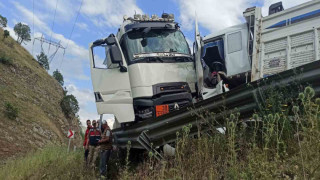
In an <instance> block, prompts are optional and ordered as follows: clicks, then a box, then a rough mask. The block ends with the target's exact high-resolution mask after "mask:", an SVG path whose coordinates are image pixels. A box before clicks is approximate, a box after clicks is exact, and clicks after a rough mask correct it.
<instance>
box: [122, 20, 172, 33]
mask: <svg viewBox="0 0 320 180" xmlns="http://www.w3.org/2000/svg"><path fill="white" fill-rule="evenodd" d="M176 25H177V24H176V23H172V22H139V23H137V22H136V23H133V24H128V25H126V26H125V27H124V29H125V31H126V32H128V31H131V30H133V29H144V28H153V29H176Z"/></svg>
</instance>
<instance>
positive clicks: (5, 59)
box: [0, 54, 12, 65]
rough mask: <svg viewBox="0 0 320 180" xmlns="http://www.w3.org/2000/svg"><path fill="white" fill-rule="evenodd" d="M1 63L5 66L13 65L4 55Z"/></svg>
mask: <svg viewBox="0 0 320 180" xmlns="http://www.w3.org/2000/svg"><path fill="white" fill-rule="evenodd" d="M0 63H2V64H5V65H12V59H11V58H9V57H7V56H5V55H4V54H1V55H0Z"/></svg>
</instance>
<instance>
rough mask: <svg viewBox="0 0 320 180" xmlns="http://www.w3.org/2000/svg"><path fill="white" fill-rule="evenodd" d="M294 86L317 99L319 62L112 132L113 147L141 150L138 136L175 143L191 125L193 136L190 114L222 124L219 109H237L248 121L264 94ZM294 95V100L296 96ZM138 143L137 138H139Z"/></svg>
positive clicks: (261, 104)
mask: <svg viewBox="0 0 320 180" xmlns="http://www.w3.org/2000/svg"><path fill="white" fill-rule="evenodd" d="M297 82H299V83H302V84H304V85H310V86H311V87H312V88H313V89H314V90H315V95H316V96H319V95H320V61H319V60H317V61H315V62H312V63H309V64H306V65H303V66H300V67H297V68H294V69H290V70H287V71H284V72H281V73H279V74H275V75H272V76H269V77H266V78H263V79H260V80H257V81H254V82H251V83H248V84H244V85H241V86H239V87H237V88H235V89H233V90H231V91H229V92H226V93H223V94H220V95H218V96H215V97H212V98H210V99H207V100H204V101H201V102H198V103H196V104H194V105H193V106H191V108H192V109H193V110H191V109H190V107H189V108H183V109H181V110H179V111H175V112H172V113H169V114H166V115H163V116H160V117H158V118H155V119H147V120H145V121H143V122H140V123H137V124H134V125H132V126H130V127H124V128H118V129H115V130H114V131H113V135H114V140H115V144H116V145H118V146H119V147H126V145H127V143H128V141H131V147H132V148H139V149H143V148H145V147H146V144H141V143H139V142H140V141H141V140H139V137H140V135H142V134H143V136H144V137H146V136H147V138H148V142H149V143H152V145H150V144H149V145H148V147H150V146H151V147H157V146H161V145H164V144H167V143H171V142H174V141H175V140H176V132H177V131H179V130H181V128H182V127H183V126H185V125H188V124H192V127H193V128H191V130H190V133H191V134H195V133H197V131H198V130H197V127H196V125H197V122H198V120H197V118H196V117H195V116H194V115H193V112H194V111H202V110H206V111H209V112H214V113H215V114H216V115H215V121H217V122H221V123H223V117H225V116H226V115H228V113H231V112H230V111H227V112H226V111H224V112H223V113H222V111H221V110H222V107H223V108H226V109H229V110H232V109H235V108H237V111H238V112H240V113H241V116H240V117H241V118H249V117H250V116H251V115H252V113H254V112H255V111H259V110H261V108H264V107H265V105H266V104H265V99H266V97H265V94H264V92H265V90H266V89H268V88H273V87H279V86H282V87H287V86H290V85H293V86H295V85H296V84H297ZM298 93H299V92H296V94H295V95H294V97H297V96H298ZM140 139H141V137H140Z"/></svg>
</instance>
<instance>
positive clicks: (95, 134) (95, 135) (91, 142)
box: [86, 120, 101, 169]
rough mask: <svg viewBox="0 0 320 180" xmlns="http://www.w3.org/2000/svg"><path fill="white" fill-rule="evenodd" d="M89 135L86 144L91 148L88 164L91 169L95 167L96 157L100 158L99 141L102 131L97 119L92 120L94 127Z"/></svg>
mask: <svg viewBox="0 0 320 180" xmlns="http://www.w3.org/2000/svg"><path fill="white" fill-rule="evenodd" d="M87 137H88V140H87V144H86V146H87V148H88V149H89V155H88V163H87V165H89V167H90V168H91V169H94V168H95V162H96V159H97V158H98V153H99V148H100V147H99V143H98V141H99V140H100V138H101V131H100V130H99V128H98V127H97V122H96V120H92V127H91V128H90V130H89V133H88V136H87Z"/></svg>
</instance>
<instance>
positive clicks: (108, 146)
mask: <svg viewBox="0 0 320 180" xmlns="http://www.w3.org/2000/svg"><path fill="white" fill-rule="evenodd" d="M102 127H103V129H104V131H103V133H102V135H101V140H100V141H99V142H98V143H99V144H100V175H101V178H102V179H104V178H106V176H107V169H108V168H107V167H108V165H107V164H108V161H109V158H110V155H111V151H112V131H111V129H110V127H109V126H108V123H107V121H106V120H103V121H102Z"/></svg>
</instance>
